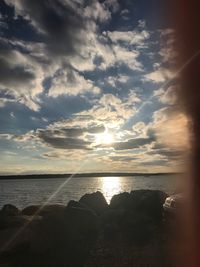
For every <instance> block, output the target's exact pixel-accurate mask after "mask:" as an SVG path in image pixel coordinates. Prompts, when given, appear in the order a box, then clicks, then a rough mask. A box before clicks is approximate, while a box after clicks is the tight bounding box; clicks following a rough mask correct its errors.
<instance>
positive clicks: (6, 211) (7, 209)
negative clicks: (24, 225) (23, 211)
mask: <svg viewBox="0 0 200 267" xmlns="http://www.w3.org/2000/svg"><path fill="white" fill-rule="evenodd" d="M19 214H20V210H19V209H18V208H17V207H15V206H14V205H12V204H6V205H4V206H3V208H2V209H1V211H0V216H16V215H19Z"/></svg>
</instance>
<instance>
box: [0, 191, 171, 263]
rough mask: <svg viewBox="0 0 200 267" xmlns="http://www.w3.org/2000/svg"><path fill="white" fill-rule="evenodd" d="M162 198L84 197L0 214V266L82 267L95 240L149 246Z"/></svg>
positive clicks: (139, 194)
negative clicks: (107, 199) (64, 202)
mask: <svg viewBox="0 0 200 267" xmlns="http://www.w3.org/2000/svg"><path fill="white" fill-rule="evenodd" d="M165 198H166V194H165V193H163V192H161V191H158V190H136V191H131V192H130V193H127V192H124V193H121V194H118V195H115V196H113V198H112V199H111V202H110V205H108V204H107V202H106V200H105V198H104V196H103V194H102V193H101V192H98V191H97V192H95V193H92V194H85V195H84V196H83V197H81V199H80V200H79V201H74V200H71V201H70V202H69V203H68V204H67V206H64V205H47V206H45V207H43V206H36V205H32V206H29V207H26V208H25V209H23V210H19V209H18V208H16V207H15V206H13V205H10V204H8V205H5V206H4V207H3V208H2V209H1V211H0V266H6V267H18V266H20V267H27V266H30V267H33V266H34V267H35V266H37V267H47V266H48V267H57V266H58V267H66V266H67V267H79V266H85V264H86V262H87V260H88V257H89V255H90V252H91V250H92V249H94V247H95V244H96V243H97V242H98V240H99V238H101V239H102V238H103V239H105V240H111V241H114V242H126V243H127V244H128V245H137V246H143V245H146V244H148V242H150V241H151V240H152V239H153V238H154V236H155V233H156V229H157V228H158V227H159V225H160V224H161V222H162V205H163V202H164V200H165Z"/></svg>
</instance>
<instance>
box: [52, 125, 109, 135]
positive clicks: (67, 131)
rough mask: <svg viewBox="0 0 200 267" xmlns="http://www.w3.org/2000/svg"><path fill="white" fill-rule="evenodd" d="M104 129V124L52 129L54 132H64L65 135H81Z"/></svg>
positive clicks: (95, 132)
mask: <svg viewBox="0 0 200 267" xmlns="http://www.w3.org/2000/svg"><path fill="white" fill-rule="evenodd" d="M104 131H105V127H104V126H93V127H88V128H60V129H59V130H54V133H57V134H58V133H61V134H63V133H64V134H66V136H69V137H72V136H74V137H75V136H81V135H83V134H84V133H89V134H97V133H102V132H104Z"/></svg>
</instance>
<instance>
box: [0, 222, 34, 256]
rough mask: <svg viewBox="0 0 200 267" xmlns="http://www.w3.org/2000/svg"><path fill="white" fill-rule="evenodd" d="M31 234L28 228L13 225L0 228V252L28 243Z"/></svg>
mask: <svg viewBox="0 0 200 267" xmlns="http://www.w3.org/2000/svg"><path fill="white" fill-rule="evenodd" d="M31 236H32V232H31V230H30V228H28V227H27V228H20V227H13V228H7V229H4V230H0V254H2V253H3V252H6V251H11V250H15V249H16V248H18V247H21V246H24V245H26V246H27V245H28V244H29V242H30V239H31Z"/></svg>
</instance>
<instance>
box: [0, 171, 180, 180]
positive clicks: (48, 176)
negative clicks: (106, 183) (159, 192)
mask: <svg viewBox="0 0 200 267" xmlns="http://www.w3.org/2000/svg"><path fill="white" fill-rule="evenodd" d="M176 174H178V173H172V172H169V173H114V172H102V173H76V174H73V173H65V174H56V173H55V174H26V175H23V174H21V175H0V180H19V179H57V178H70V177H73V178H80V177H82V178H85V177H106V176H107V177H112V176H126V177H131V176H158V175H176Z"/></svg>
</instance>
